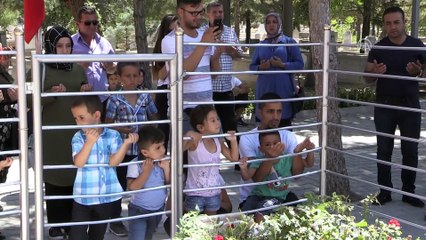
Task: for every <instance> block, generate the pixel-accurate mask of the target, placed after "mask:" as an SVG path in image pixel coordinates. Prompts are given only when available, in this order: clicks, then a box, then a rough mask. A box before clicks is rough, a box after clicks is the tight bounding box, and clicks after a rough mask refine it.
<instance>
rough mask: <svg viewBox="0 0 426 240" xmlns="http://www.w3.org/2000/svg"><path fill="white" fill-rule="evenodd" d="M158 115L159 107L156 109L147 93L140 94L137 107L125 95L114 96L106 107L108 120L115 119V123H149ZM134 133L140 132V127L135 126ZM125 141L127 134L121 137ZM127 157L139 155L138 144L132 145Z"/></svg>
mask: <svg viewBox="0 0 426 240" xmlns="http://www.w3.org/2000/svg"><path fill="white" fill-rule="evenodd" d="M155 113H157V107H155V104H154V101H152V99H151V96H150V95H149V94H146V93H140V94H138V100H137V101H136V105H135V106H132V104H130V103H129V102H128V101H127V99H126V98H125V97H124V95H123V94H118V95H112V96H111V97H110V98H109V99H108V102H107V106H106V114H105V117H106V118H110V119H114V121H115V122H122V123H127V122H143V121H148V117H150V116H152V115H153V114H155ZM132 127H133V132H134V133H137V132H139V125H134V126H132ZM121 136H122V137H123V139H124V138H125V137H126V136H125V134H122V135H121ZM126 154H127V155H138V146H137V144H136V143H135V144H132V147H130V148H129V150H127V153H126Z"/></svg>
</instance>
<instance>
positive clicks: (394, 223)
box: [389, 218, 401, 227]
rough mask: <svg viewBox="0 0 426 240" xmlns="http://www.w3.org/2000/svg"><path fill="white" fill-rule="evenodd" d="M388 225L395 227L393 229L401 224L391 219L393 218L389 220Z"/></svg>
mask: <svg viewBox="0 0 426 240" xmlns="http://www.w3.org/2000/svg"><path fill="white" fill-rule="evenodd" d="M389 225H392V226H395V227H400V226H401V224H399V222H398V220H396V219H393V218H392V219H391V220H389Z"/></svg>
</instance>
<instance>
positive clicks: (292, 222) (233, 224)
mask: <svg viewBox="0 0 426 240" xmlns="http://www.w3.org/2000/svg"><path fill="white" fill-rule="evenodd" d="M307 198H308V201H307V202H306V203H303V204H299V206H297V207H282V208H280V209H278V211H277V212H276V213H274V214H271V215H269V216H265V220H264V221H263V222H261V223H259V224H257V223H254V221H253V219H252V218H251V217H248V216H245V215H242V216H240V217H238V218H237V219H232V220H231V219H226V220H225V221H221V220H214V217H207V216H205V215H201V216H197V214H196V213H189V214H186V215H184V217H183V218H182V219H181V224H180V226H179V233H178V234H177V236H176V239H199V240H204V239H205V240H210V239H224V240H229V239H241V240H245V239H259V240H270V239H271V240H275V239H276V240H278V239H322V240H332V239H360V240H363V239H371V240H374V239H380V240H382V239H383V240H386V239H405V238H403V237H402V231H401V228H400V226H399V223H398V222H397V221H396V220H394V219H393V220H391V221H390V223H385V222H383V221H381V220H375V221H374V222H371V223H369V222H367V220H366V219H365V218H363V219H361V220H357V219H356V218H355V216H354V215H355V214H356V213H355V212H354V207H353V206H352V205H351V204H350V203H349V202H348V200H347V198H345V197H342V196H339V195H337V194H333V195H332V196H331V197H324V198H321V197H320V196H316V195H313V194H307ZM373 199H374V198H373V197H372V196H370V197H368V198H367V200H366V201H365V202H364V203H363V204H364V206H366V208H368V206H369V204H370V203H371V201H372V200H373Z"/></svg>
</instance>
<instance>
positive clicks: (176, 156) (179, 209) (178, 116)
mask: <svg viewBox="0 0 426 240" xmlns="http://www.w3.org/2000/svg"><path fill="white" fill-rule="evenodd" d="M183 34H184V32H183V29H182V28H178V29H177V30H176V48H175V49H176V54H177V55H176V56H175V59H176V61H171V62H170V79H171V81H170V91H171V93H170V96H171V103H170V106H171V107H170V121H171V134H172V137H171V139H172V146H171V147H172V162H171V167H172V172H171V174H172V176H171V180H172V190H171V198H172V201H171V202H172V203H171V211H172V214H171V235H172V238H173V237H174V236H175V235H176V233H177V225H178V224H179V219H180V218H181V217H182V214H183V177H182V174H183V173H182V172H183V171H182V170H183V144H182V137H183V134H182V119H183V107H182V106H183V100H182V90H183V83H182V82H181V80H182V74H183Z"/></svg>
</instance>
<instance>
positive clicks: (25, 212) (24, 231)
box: [14, 26, 30, 239]
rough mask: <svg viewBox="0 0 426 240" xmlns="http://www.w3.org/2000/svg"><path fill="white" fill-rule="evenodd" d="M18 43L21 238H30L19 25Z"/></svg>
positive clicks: (23, 90) (22, 33) (22, 55)
mask: <svg viewBox="0 0 426 240" xmlns="http://www.w3.org/2000/svg"><path fill="white" fill-rule="evenodd" d="M14 33H15V44H16V67H17V69H16V76H17V81H18V106H19V108H18V114H19V149H20V179H21V198H20V201H21V239H30V235H29V234H30V229H29V219H30V212H29V193H28V187H29V184H28V173H27V171H28V124H27V100H26V99H27V98H26V93H25V44H24V30H23V29H22V26H18V27H17V28H15V30H14Z"/></svg>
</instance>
